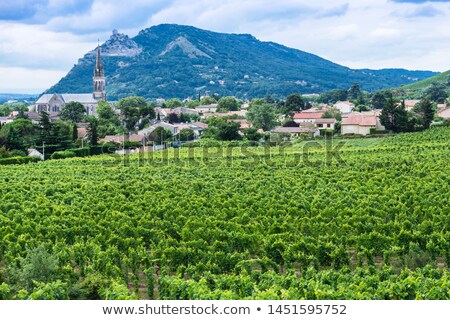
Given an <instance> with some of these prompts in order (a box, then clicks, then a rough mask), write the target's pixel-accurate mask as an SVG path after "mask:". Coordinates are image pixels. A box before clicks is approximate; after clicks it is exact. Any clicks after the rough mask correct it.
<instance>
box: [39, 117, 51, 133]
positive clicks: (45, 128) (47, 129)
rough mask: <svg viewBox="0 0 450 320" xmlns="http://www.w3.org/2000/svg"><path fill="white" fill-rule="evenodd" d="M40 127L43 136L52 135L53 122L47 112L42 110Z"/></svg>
mask: <svg viewBox="0 0 450 320" xmlns="http://www.w3.org/2000/svg"><path fill="white" fill-rule="evenodd" d="M39 128H40V133H41V138H44V137H47V136H49V135H50V133H51V130H52V123H51V122H50V116H49V114H48V113H47V112H45V111H41V112H40V113H39Z"/></svg>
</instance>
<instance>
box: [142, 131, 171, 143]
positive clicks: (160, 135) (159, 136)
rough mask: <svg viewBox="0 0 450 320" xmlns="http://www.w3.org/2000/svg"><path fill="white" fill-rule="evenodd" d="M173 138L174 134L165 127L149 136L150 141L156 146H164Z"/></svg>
mask: <svg viewBox="0 0 450 320" xmlns="http://www.w3.org/2000/svg"><path fill="white" fill-rule="evenodd" d="M172 137H173V135H172V132H171V131H170V130H169V129H166V128H164V127H158V128H156V129H155V130H153V132H152V133H150V134H149V135H148V139H149V140H150V141H154V142H155V143H156V144H162V143H164V142H166V141H167V140H169V139H171V138H172Z"/></svg>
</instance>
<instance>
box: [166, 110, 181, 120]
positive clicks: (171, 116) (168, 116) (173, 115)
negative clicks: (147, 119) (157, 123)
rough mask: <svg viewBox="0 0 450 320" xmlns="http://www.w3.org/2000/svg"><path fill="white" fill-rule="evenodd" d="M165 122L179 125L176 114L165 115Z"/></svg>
mask: <svg viewBox="0 0 450 320" xmlns="http://www.w3.org/2000/svg"><path fill="white" fill-rule="evenodd" d="M166 121H167V122H169V123H179V122H180V117H179V116H178V114H176V113H174V112H172V113H169V114H168V115H167V117H166Z"/></svg>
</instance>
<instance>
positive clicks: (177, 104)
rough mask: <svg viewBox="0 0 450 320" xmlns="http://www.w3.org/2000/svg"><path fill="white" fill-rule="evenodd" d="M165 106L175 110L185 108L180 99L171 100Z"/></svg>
mask: <svg viewBox="0 0 450 320" xmlns="http://www.w3.org/2000/svg"><path fill="white" fill-rule="evenodd" d="M164 104H165V105H166V107H167V108H169V109H175V108H178V107H181V106H183V102H182V101H181V100H180V99H170V100H167V101H166V102H165V103H164Z"/></svg>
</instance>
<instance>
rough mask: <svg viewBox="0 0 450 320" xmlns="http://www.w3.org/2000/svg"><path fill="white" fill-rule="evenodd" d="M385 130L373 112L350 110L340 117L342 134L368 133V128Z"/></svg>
mask: <svg viewBox="0 0 450 320" xmlns="http://www.w3.org/2000/svg"><path fill="white" fill-rule="evenodd" d="M372 128H373V129H377V130H385V127H384V126H383V125H381V123H380V119H379V118H378V116H377V115H376V113H375V112H370V111H369V112H352V113H350V114H349V116H348V117H346V118H343V119H342V123H341V133H342V134H361V135H368V134H370V129H372Z"/></svg>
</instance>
